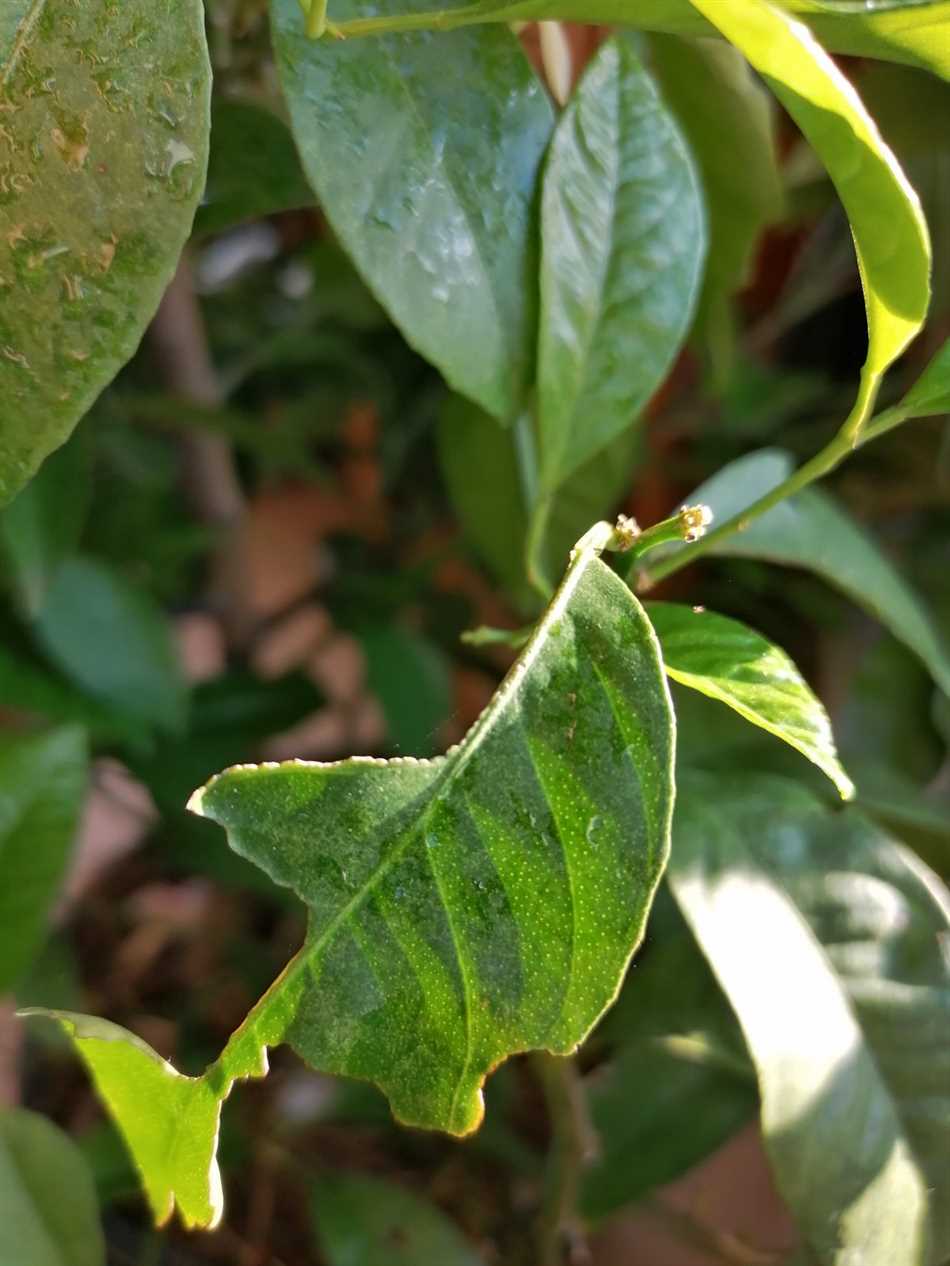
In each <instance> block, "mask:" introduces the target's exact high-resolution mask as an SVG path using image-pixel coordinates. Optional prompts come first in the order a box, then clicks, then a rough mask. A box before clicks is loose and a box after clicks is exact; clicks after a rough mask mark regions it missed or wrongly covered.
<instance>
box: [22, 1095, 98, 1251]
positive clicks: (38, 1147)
mask: <svg viewBox="0 0 950 1266" xmlns="http://www.w3.org/2000/svg"><path fill="white" fill-rule="evenodd" d="M105 1261H106V1245H105V1239H104V1238H103V1234H102V1227H101V1225H100V1223H99V1209H98V1205H97V1203H96V1192H95V1188H94V1187H93V1182H92V1176H91V1175H90V1173H89V1169H88V1167H87V1166H86V1163H85V1161H84V1160H83V1158H82V1154H81V1153H80V1151H79V1149H78V1148H77V1147H76V1145H75V1143H73V1142H72V1140H71V1139H70V1138H68V1137H67V1136H66V1135H65V1134H64V1133H63V1132H62V1130H59V1129H57V1128H56V1126H55V1125H53V1123H52V1121H47V1120H46V1118H45V1117H41V1116H39V1115H38V1114H37V1113H35V1112H27V1111H26V1110H25V1109H23V1108H16V1109H14V1110H13V1111H10V1112H2V1113H0V1262H9V1263H10V1266H13V1263H17V1266H105Z"/></svg>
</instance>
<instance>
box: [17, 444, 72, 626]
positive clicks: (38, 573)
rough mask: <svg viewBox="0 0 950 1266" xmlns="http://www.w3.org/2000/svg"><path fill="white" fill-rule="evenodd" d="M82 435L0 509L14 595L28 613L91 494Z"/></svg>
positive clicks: (67, 550) (65, 553)
mask: <svg viewBox="0 0 950 1266" xmlns="http://www.w3.org/2000/svg"><path fill="white" fill-rule="evenodd" d="M90 475H91V471H90V465H89V452H88V449H87V447H86V445H85V443H84V442H82V436H81V435H75V436H74V437H73V438H72V440H71V441H70V442H69V443H68V444H64V445H63V447H62V448H60V449H59V450H58V451H57V452H55V453H52V454H51V455H50V456H49V457H48V458H47V459H46V461H45V462H44V463H43V466H42V468H41V470H40V471H39V473H38V474H37V476H36V477H35V478H34V479H33V480H31V481H30V483H29V484H28V485H27V487H26V488H24V489H23V490H22V492H20V493H19V494H18V495H17V497H16V498H15V499H14V500H13V501H12V502H11V503H10V505H8V506H6V507H4V509H3V511H2V512H0V542H2V550H3V554H4V556H5V558H6V562H7V565H8V567H9V569H10V573H11V577H12V580H13V584H14V589H15V592H16V596H17V598H18V600H19V604H20V606H21V607H22V609H23V610H24V611H25V612H26V613H27V614H28V615H35V614H36V613H37V611H38V610H39V609H40V607H41V606H42V605H43V600H44V598H45V597H46V591H47V589H48V588H49V586H50V583H51V582H52V579H53V577H54V576H55V574H56V569H57V568H58V567H59V565H60V564H61V563H62V562H64V561H65V559H66V558H68V557H69V555H70V554H72V553H73V552H74V551H75V550H76V548H77V546H78V545H79V538H80V536H81V534H82V529H83V525H84V524H85V522H86V516H87V514H88V511H89V502H90V500H91V496H92V486H91V483H90Z"/></svg>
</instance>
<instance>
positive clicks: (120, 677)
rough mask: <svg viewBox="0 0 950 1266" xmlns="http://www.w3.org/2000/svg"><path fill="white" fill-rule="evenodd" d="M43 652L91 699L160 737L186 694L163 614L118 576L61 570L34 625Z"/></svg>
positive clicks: (174, 724) (70, 566)
mask: <svg viewBox="0 0 950 1266" xmlns="http://www.w3.org/2000/svg"><path fill="white" fill-rule="evenodd" d="M34 628H35V632H36V636H37V639H38V641H39V642H40V644H41V646H42V647H43V649H44V650H45V651H46V652H47V654H48V655H49V656H50V658H51V659H52V660H53V661H54V662H55V663H56V664H57V665H58V666H59V667H60V668H61V669H62V671H63V672H64V673H65V674H66V676H67V677H69V678H70V679H71V680H72V681H74V682H75V683H76V684H77V685H79V686H81V687H82V688H83V689H84V690H87V691H88V692H89V694H91V695H92V696H93V697H94V698H95V699H97V700H99V701H100V702H102V703H107V704H109V705H111V706H112V707H114V708H115V710H116V711H117V712H119V713H121V714H124V715H126V716H128V717H130V718H132V719H133V720H135V721H141V722H147V723H149V724H151V725H155V726H158V727H160V728H162V729H166V730H175V729H177V728H179V727H180V726H181V725H182V724H183V721H184V717H185V710H186V707H187V693H186V689H185V684H184V679H183V677H182V674H181V668H180V665H179V663H178V658H177V653H176V650H175V647H174V644H173V642H172V639H171V633H170V630H169V626H168V622H167V620H166V618H165V615H164V613H163V612H162V611H161V610H160V609H159V608H158V607H157V606H156V605H155V604H154V602H153V601H152V599H151V598H150V597H149V596H148V595H147V594H146V593H144V592H142V591H141V590H139V589H133V588H132V586H131V585H129V584H128V582H127V581H126V580H125V579H124V578H123V577H122V576H121V575H119V574H118V573H117V572H114V571H112V570H111V569H110V568H107V567H105V566H104V565H103V564H101V563H99V562H95V561H94V560H92V559H87V558H82V557H76V558H72V559H70V560H69V561H68V562H67V563H64V564H63V566H62V567H61V568H60V569H59V571H58V572H57V574H56V579H55V581H54V582H53V584H52V586H51V587H50V590H49V592H48V593H47V595H46V601H45V602H44V604H43V607H42V609H41V611H40V613H39V615H38V617H37V619H36V623H35V625H34Z"/></svg>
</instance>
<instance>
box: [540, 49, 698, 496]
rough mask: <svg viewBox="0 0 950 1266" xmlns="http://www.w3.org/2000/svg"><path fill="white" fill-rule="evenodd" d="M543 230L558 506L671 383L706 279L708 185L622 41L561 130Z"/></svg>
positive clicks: (551, 447) (544, 475)
mask: <svg viewBox="0 0 950 1266" xmlns="http://www.w3.org/2000/svg"><path fill="white" fill-rule="evenodd" d="M541 230H542V235H541V242H542V253H541V325H540V334H539V342H538V441H539V451H540V478H541V488H542V492H543V493H544V494H547V495H550V494H552V493H553V492H554V490H555V489H556V488H558V486H559V485H560V484H562V483H563V482H564V480H565V479H566V478H567V477H568V476H569V475H571V474H572V473H573V472H574V471H575V470H577V468H578V467H579V466H581V465H582V464H583V463H584V462H585V461H587V460H588V459H589V458H591V457H592V456H593V455H594V454H595V453H597V452H598V451H599V450H600V449H602V448H604V447H605V446H606V445H607V444H609V443H610V442H611V441H612V440H613V439H615V438H616V437H617V435H618V434H619V433H620V432H621V431H624V430H626V429H627V428H628V427H629V426H630V425H631V424H632V423H633V422H634V420H635V419H636V417H637V415H638V414H639V412H640V410H641V409H642V408H643V406H644V405H645V404H646V403H647V401H648V399H649V398H650V396H651V395H652V394H653V392H654V391H655V390H656V388H657V387H658V386H659V385H660V383H661V382H662V381H663V378H664V377H665V376H666V373H667V370H668V369H669V367H670V365H671V364H672V361H673V358H674V356H675V355H676V353H677V351H678V350H679V348H680V346H681V345H682V343H683V340H684V339H685V337H686V334H687V332H688V330H689V323H690V320H691V318H692V313H693V308H694V306H695V301H696V297H697V295H698V291H699V285H700V282H701V279H702V266H703V260H704V258H705V250H706V233H705V224H704V211H703V202H702V194H701V192H700V188H699V181H698V178H697V176H696V172H695V171H694V168H693V164H692V161H691V159H690V156H689V153H688V151H687V149H686V146H685V144H684V142H683V140H682V138H681V136H680V134H679V131H678V129H677V127H676V124H675V122H674V120H673V118H672V116H671V115H670V113H669V112H668V110H667V109H666V108H665V106H664V105H663V102H662V101H661V100H660V97H659V96H658V94H657V91H656V88H655V87H654V85H653V82H652V80H651V78H650V76H649V74H648V73H647V71H646V70H645V69H644V67H643V65H642V64H641V62H640V60H639V58H638V57H637V55H636V53H635V52H634V50H633V46H632V45H631V44H630V43H629V42H628V41H627V40H625V39H622V38H617V39H613V40H610V41H609V42H608V43H606V44H605V45H604V46H603V47H602V48H601V50H600V51H599V53H598V54H597V56H596V57H595V59H594V61H593V62H592V63H591V65H590V66H589V67H588V69H587V71H586V72H585V74H584V76H583V78H582V79H581V82H580V84H579V85H578V87H577V89H576V91H575V93H574V95H573V97H572V98H571V101H570V102H569V104H568V107H567V109H566V110H565V111H564V114H563V115H562V117H561V120H560V122H559V123H558V126H557V130H556V132H555V134H554V139H553V140H552V142H551V148H550V152H549V155H548V159H547V163H546V166H545V172H544V184H543V190H542V203H541Z"/></svg>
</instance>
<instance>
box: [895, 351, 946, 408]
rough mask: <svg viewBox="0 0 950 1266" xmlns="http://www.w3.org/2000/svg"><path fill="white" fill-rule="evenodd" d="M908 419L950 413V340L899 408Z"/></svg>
mask: <svg viewBox="0 0 950 1266" xmlns="http://www.w3.org/2000/svg"><path fill="white" fill-rule="evenodd" d="M897 408H898V410H899V411H900V413H902V414H903V416H904V417H906V418H927V417H933V416H934V415H935V414H940V413H950V339H948V340H947V341H946V343H944V345H943V347H941V349H940V351H939V352H937V354H936V356H934V358H933V360H932V361H931V362H930V364H929V365H928V366H927V368H926V369H925V370H924V372H923V373H922V374H921V375H920V377H919V378H918V379H917V381H916V382H915V383H914V385H913V387H911V389H910V391H908V393H907V395H906V396H905V397H904V399H903V400H902V401H901V402H900V404H899V405H898V406H897Z"/></svg>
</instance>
